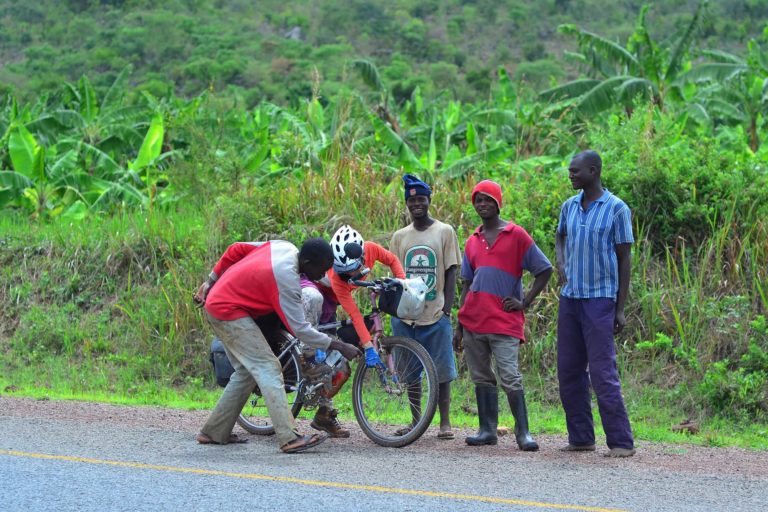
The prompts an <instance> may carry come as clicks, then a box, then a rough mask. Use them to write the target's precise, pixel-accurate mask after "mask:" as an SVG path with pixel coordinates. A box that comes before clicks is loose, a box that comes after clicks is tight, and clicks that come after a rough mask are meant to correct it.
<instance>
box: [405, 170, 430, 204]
mask: <svg viewBox="0 0 768 512" xmlns="http://www.w3.org/2000/svg"><path fill="white" fill-rule="evenodd" d="M403 183H404V184H405V200H406V201H407V200H408V198H409V197H413V196H427V197H432V189H431V188H429V185H427V184H426V183H424V182H423V181H421V180H420V179H419V178H417V177H416V176H414V175H412V174H406V175H404V176H403Z"/></svg>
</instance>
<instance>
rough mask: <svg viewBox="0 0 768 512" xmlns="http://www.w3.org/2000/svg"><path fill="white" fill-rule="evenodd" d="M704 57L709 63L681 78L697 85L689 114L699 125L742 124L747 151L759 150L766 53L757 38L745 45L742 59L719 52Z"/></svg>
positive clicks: (767, 101) (767, 85)
mask: <svg viewBox="0 0 768 512" xmlns="http://www.w3.org/2000/svg"><path fill="white" fill-rule="evenodd" d="M704 55H705V56H707V57H709V59H710V60H711V62H707V63H704V64H701V65H699V66H696V67H695V68H693V69H692V70H691V71H689V72H688V73H686V75H685V76H684V79H685V80H686V81H687V82H689V83H693V84H696V85H697V86H698V87H696V88H695V89H694V94H695V97H694V98H693V100H694V101H692V102H691V104H692V106H691V107H690V109H689V111H690V113H691V114H692V116H693V117H694V118H696V119H697V120H698V121H699V122H700V123H702V124H709V125H711V124H713V123H714V122H715V121H717V122H719V123H722V124H725V125H729V126H734V125H741V126H743V127H744V130H745V132H746V133H747V137H748V144H749V147H750V149H751V150H752V151H753V152H754V153H756V152H757V151H758V150H759V149H760V144H761V140H760V132H761V131H762V130H761V125H762V124H763V123H765V122H766V119H768V52H767V51H765V50H763V49H762V47H761V45H760V43H759V42H758V41H757V40H756V39H752V40H750V41H749V43H748V45H747V57H746V58H742V57H739V56H737V55H733V54H730V53H727V52H724V51H720V50H708V51H705V52H704Z"/></svg>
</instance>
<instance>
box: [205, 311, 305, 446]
mask: <svg viewBox="0 0 768 512" xmlns="http://www.w3.org/2000/svg"><path fill="white" fill-rule="evenodd" d="M206 317H207V318H208V322H209V323H210V324H211V327H213V331H214V332H215V333H216V335H217V336H218V337H219V339H221V342H222V344H223V345H224V351H225V352H226V353H227V357H228V358H229V361H230V362H231V363H232V367H233V368H234V369H235V373H233V374H232V377H231V378H230V379H229V384H227V387H226V388H224V393H223V394H222V395H221V398H219V401H218V402H217V403H216V407H214V409H213V412H211V415H210V416H209V417H208V420H207V421H206V422H205V425H203V428H202V432H203V433H204V434H206V435H208V436H209V437H210V438H211V439H213V440H214V441H216V442H217V443H222V444H224V443H226V442H227V441H228V440H229V436H230V434H231V433H232V428H233V427H234V426H235V421H237V416H238V415H239V414H240V411H242V410H243V406H244V405H245V403H246V402H247V401H248V397H250V395H251V393H252V392H253V388H254V386H255V385H256V384H258V385H259V389H260V390H261V394H262V396H263V397H264V401H265V402H266V404H267V410H268V411H269V417H270V419H271V420H272V424H273V425H274V427H275V433H276V434H277V441H278V443H280V446H283V445H284V444H286V443H290V442H291V441H293V440H294V439H296V437H298V431H297V428H296V422H295V421H294V418H293V414H291V409H290V408H289V407H288V398H287V397H286V396H285V385H284V383H283V372H282V368H281V367H280V362H279V361H278V360H277V357H275V355H274V354H273V353H272V349H270V348H269V344H268V343H267V340H266V339H265V338H264V335H263V334H262V333H261V329H259V326H258V325H256V322H254V321H253V319H252V318H250V317H245V318H239V319H237V320H230V321H224V320H218V319H216V318H214V317H212V316H211V315H210V314H208V313H207V312H206Z"/></svg>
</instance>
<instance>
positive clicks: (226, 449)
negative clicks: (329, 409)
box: [0, 402, 768, 512]
mask: <svg viewBox="0 0 768 512" xmlns="http://www.w3.org/2000/svg"><path fill="white" fill-rule="evenodd" d="M0 406H2V402H0ZM116 420H117V421H116ZM193 435H194V432H180V431H178V430H175V429H171V430H169V429H164V428H157V427H143V426H138V425H136V424H135V423H131V422H126V423H125V424H122V423H121V422H120V421H119V418H116V419H113V421H112V422H102V421H87V420H73V419H45V418H40V417H34V415H33V417H25V416H24V415H23V414H22V413H18V412H17V413H16V414H14V415H10V416H7V415H4V414H3V411H2V410H1V409H0V476H2V485H1V486H0V510H3V511H16V510H24V511H27V510H56V511H68V510H78V511H81V510H83V511H91V510H93V511H100V512H101V511H110V510H179V511H190V510H268V511H283V510H285V511H293V510H296V511H320V510H322V511H343V510H365V511H366V512H372V511H378V510H397V511H408V510H419V511H423V510H440V511H442V510H446V511H463V510H466V511H486V510H487V511H491V510H493V511H496V510H516V511H531V510H593V511H602V510H636V511H647V510H653V511H673V510H674V511H677V510H686V511H699V510H700V511H715V510H729V511H736V510H749V511H754V510H768V505H767V503H768V494H767V493H766V491H765V489H766V487H768V479H767V478H762V477H755V476H754V475H752V476H744V475H738V474H733V473H730V474H728V475H723V476H718V475H716V474H715V475H707V474H700V473H688V472H680V471H670V470H663V469H655V468H647V467H637V466H636V465H634V466H632V465H624V464H622V462H621V461H608V460H605V462H603V459H602V457H601V458H599V459H598V458H597V457H598V455H597V454H587V455H586V457H588V459H586V458H582V455H581V454H579V455H578V456H575V457H574V456H571V455H564V456H563V457H561V458H555V459H553V458H552V457H548V458H542V457H540V456H538V455H537V454H522V453H520V452H518V451H517V450H516V448H515V447H514V446H513V445H512V444H511V443H507V442H506V440H505V443H502V445H500V446H497V447H483V448H473V449H470V448H465V447H463V446H462V445H463V443H461V440H460V439H459V440H457V441H455V442H454V443H456V444H455V445H453V448H455V449H445V450H442V449H440V446H441V444H440V443H438V442H432V443H431V444H428V443H426V442H423V443H422V442H417V443H415V444H414V445H411V446H410V447H406V448H403V449H385V448H381V447H378V446H376V445H374V444H372V443H370V442H367V441H366V440H363V441H360V442H357V443H345V441H343V440H329V441H328V442H326V443H325V444H324V445H322V447H320V448H318V449H316V450H315V451H313V452H306V453H304V454H300V455H284V454H281V453H279V452H278V451H277V448H276V442H275V440H274V438H271V437H267V438H260V437H250V442H249V443H247V444H244V445H229V446H202V445H198V444H196V443H195V442H194V441H193V440H192V436H193ZM420 443H422V444H423V445H427V446H421V447H420ZM446 446H447V445H446ZM766 459H768V457H766ZM766 462H767V463H768V460H767V461H766Z"/></svg>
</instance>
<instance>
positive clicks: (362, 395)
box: [352, 336, 438, 447]
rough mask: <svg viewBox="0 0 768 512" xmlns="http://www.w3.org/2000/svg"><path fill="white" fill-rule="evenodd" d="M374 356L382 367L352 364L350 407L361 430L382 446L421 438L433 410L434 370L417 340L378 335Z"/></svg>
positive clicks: (435, 390)
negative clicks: (378, 339) (380, 361)
mask: <svg viewBox="0 0 768 512" xmlns="http://www.w3.org/2000/svg"><path fill="white" fill-rule="evenodd" d="M379 356H380V357H381V360H382V361H383V362H384V364H385V366H386V369H380V368H368V367H367V366H366V365H365V363H364V362H361V363H360V364H358V366H357V371H356V373H355V380H354V382H353V385H352V406H353V408H354V411H355V416H356V417H357V422H358V423H359V424H360V428H361V429H362V431H363V432H364V433H365V435H367V436H368V437H369V438H370V439H371V440H372V441H373V442H375V443H376V444H379V445H381V446H386V447H401V446H406V445H408V444H411V443H412V442H414V441H415V440H416V439H418V438H419V437H421V436H422V434H424V432H425V431H426V430H427V428H428V427H429V424H430V423H431V422H432V418H433V417H434V416H435V409H436V408H437V388H438V382H437V371H436V370H435V364H434V363H433V362H432V358H430V357H429V354H428V353H427V351H426V350H425V349H424V347H422V346H421V345H420V344H419V343H418V342H417V341H415V340H412V339H410V338H405V337H402V336H389V337H385V338H382V339H381V341H380V346H379Z"/></svg>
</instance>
